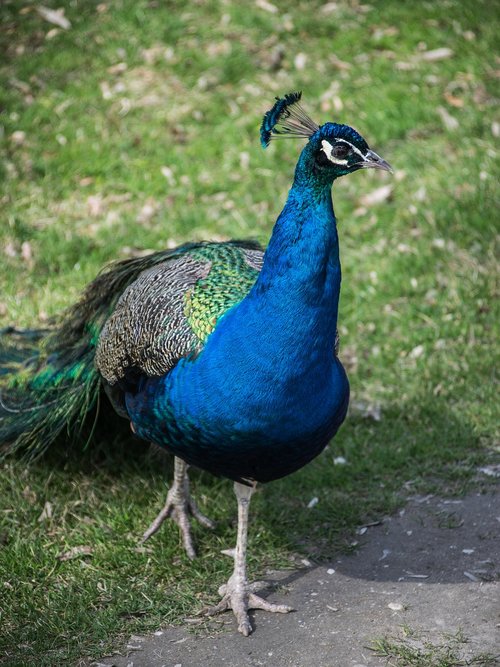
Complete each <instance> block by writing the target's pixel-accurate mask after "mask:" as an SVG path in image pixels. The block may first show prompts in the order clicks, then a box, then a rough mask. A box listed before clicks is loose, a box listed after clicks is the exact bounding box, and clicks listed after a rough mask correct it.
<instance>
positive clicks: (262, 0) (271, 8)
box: [255, 0, 278, 14]
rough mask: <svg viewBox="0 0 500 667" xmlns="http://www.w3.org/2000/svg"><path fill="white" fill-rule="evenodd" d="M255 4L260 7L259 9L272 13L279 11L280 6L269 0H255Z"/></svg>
mask: <svg viewBox="0 0 500 667" xmlns="http://www.w3.org/2000/svg"><path fill="white" fill-rule="evenodd" d="M255 6H256V7H258V8H259V9H263V10H264V11H265V12H269V13H270V14H277V13H278V8H277V7H276V5H273V4H272V3H270V2H267V0H255Z"/></svg>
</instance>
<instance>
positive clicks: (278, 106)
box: [260, 91, 319, 148]
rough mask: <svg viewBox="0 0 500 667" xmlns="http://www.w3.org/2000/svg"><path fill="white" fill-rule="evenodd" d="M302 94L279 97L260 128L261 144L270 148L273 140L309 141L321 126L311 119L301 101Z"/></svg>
mask: <svg viewBox="0 0 500 667" xmlns="http://www.w3.org/2000/svg"><path fill="white" fill-rule="evenodd" d="M301 97H302V93H301V92H300V91H299V92H296V93H288V94H287V95H285V96H284V97H277V98H276V102H275V104H274V106H273V108H272V109H270V110H269V111H267V112H266V113H265V114H264V118H263V119H262V125H261V128H260V143H261V144H262V146H263V148H266V147H267V146H269V142H270V141H271V139H272V138H276V137H281V138H286V137H298V138H305V139H308V138H309V137H310V136H311V135H313V134H314V133H315V132H316V130H318V129H319V126H318V125H316V123H315V122H314V121H313V120H311V118H309V116H308V115H307V114H306V112H305V111H304V109H303V108H302V107H301V106H300V104H299V101H300V98H301Z"/></svg>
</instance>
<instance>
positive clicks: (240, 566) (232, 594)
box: [203, 482, 293, 637]
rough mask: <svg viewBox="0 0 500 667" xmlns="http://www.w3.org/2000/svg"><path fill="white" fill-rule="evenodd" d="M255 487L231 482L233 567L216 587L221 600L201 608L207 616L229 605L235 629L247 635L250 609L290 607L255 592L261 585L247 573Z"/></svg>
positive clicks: (283, 611) (276, 610)
mask: <svg viewBox="0 0 500 667" xmlns="http://www.w3.org/2000/svg"><path fill="white" fill-rule="evenodd" d="M254 489H255V487H253V486H245V485H244V484H238V482H235V484H234V492H235V494H236V498H237V500H238V537H237V540H236V549H235V550H234V571H233V574H232V575H231V577H230V578H229V581H228V582H227V584H224V585H223V586H221V587H220V588H219V594H220V595H222V600H221V601H220V602H219V604H218V605H216V606H215V607H210V608H209V609H205V610H204V612H203V613H204V614H205V615H206V616H214V615H215V614H219V613H221V612H223V611H227V610H228V609H232V610H233V613H234V615H235V616H236V620H237V621H238V632H241V634H242V635H244V636H245V637H248V635H249V634H250V633H251V632H252V626H251V624H250V619H249V618H248V610H249V609H263V610H264V611H272V612H278V613H280V614H287V613H288V612H289V611H293V608H292V607H288V606H287V605H284V604H272V603H271V602H267V600H264V599H263V598H261V597H259V596H258V595H255V593H254V592H253V591H254V590H255V589H258V588H262V585H261V584H253V585H252V584H249V583H248V580H247V575H246V556H247V533H248V508H249V506H250V498H251V497H252V493H253V492H254Z"/></svg>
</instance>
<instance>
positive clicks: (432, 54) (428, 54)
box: [420, 46, 453, 62]
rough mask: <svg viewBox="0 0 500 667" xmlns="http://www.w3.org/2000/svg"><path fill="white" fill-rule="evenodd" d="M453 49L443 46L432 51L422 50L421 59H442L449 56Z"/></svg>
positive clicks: (429, 60)
mask: <svg viewBox="0 0 500 667" xmlns="http://www.w3.org/2000/svg"><path fill="white" fill-rule="evenodd" d="M452 55H453V51H452V50H451V49H448V48H447V47H446V46H444V47H443V48H441V49H433V50H432V51H424V52H423V53H421V54H420V58H421V59H422V60H427V61H428V62H435V61H436V60H444V59H445V58H451V56H452Z"/></svg>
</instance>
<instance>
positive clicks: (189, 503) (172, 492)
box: [141, 456, 215, 558]
mask: <svg viewBox="0 0 500 667" xmlns="http://www.w3.org/2000/svg"><path fill="white" fill-rule="evenodd" d="M188 467H189V466H188V465H187V463H185V462H184V461H183V460H182V459H179V458H178V457H177V456H176V457H175V459H174V482H173V484H172V487H171V488H170V489H169V491H168V494H167V500H166V502H165V505H164V506H163V508H162V510H161V512H160V513H159V514H158V516H157V517H156V519H155V520H154V521H153V523H152V524H151V525H150V526H149V528H148V529H147V530H146V532H145V533H144V535H143V536H142V540H141V542H145V541H146V540H148V539H149V538H150V537H151V535H154V534H155V533H156V531H157V530H158V529H159V528H160V526H161V525H162V523H163V522H164V521H165V519H168V518H169V517H171V518H172V519H173V520H174V521H175V523H176V524H177V525H178V526H179V529H180V531H181V535H182V542H183V544H184V548H185V550H186V553H187V555H188V556H189V558H195V556H196V552H195V550H194V547H193V539H192V537H191V526H190V525H189V515H191V516H193V517H194V518H195V519H196V520H197V521H199V522H200V523H201V525H202V526H205V527H206V528H213V527H214V525H215V524H214V522H213V521H212V520H211V519H209V518H208V517H206V516H205V515H204V514H202V513H201V512H200V510H199V508H198V506H197V505H196V503H195V502H194V500H193V499H192V498H191V494H190V493H189V477H188V474H187V470H188Z"/></svg>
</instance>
